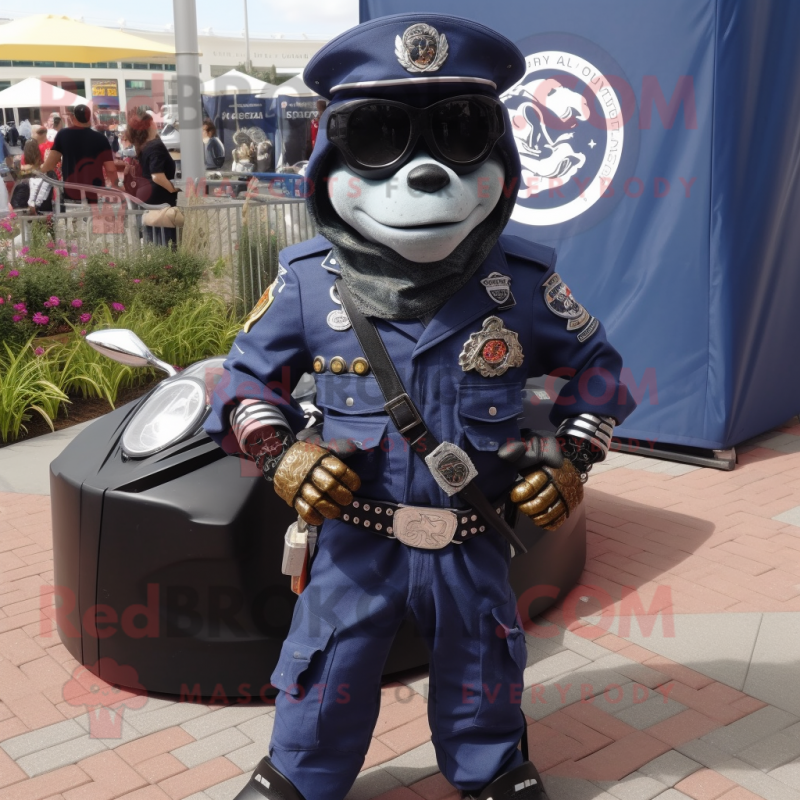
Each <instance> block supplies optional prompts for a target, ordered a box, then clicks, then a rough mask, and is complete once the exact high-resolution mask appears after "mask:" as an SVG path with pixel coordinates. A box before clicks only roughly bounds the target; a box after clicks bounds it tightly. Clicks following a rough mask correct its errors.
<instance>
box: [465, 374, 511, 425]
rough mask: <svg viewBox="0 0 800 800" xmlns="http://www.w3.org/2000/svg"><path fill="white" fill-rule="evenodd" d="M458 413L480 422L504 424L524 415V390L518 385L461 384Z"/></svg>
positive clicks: (488, 382) (489, 382)
mask: <svg viewBox="0 0 800 800" xmlns="http://www.w3.org/2000/svg"><path fill="white" fill-rule="evenodd" d="M458 411H459V413H460V414H461V416H462V417H466V418H467V419H474V420H478V421H480V422H502V421H503V420H508V419H516V418H517V417H519V416H521V415H522V390H521V389H520V386H519V384H516V383H492V382H491V381H487V382H485V383H480V384H471V383H468V384H461V385H460V386H459V387H458Z"/></svg>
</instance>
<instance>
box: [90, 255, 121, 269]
mask: <svg viewBox="0 0 800 800" xmlns="http://www.w3.org/2000/svg"><path fill="white" fill-rule="evenodd" d="M82 258H85V256H82ZM108 266H109V267H116V266H117V264H116V262H114V261H109V262H108Z"/></svg>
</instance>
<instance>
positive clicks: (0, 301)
mask: <svg viewBox="0 0 800 800" xmlns="http://www.w3.org/2000/svg"><path fill="white" fill-rule="evenodd" d="M3 303H5V300H3V298H2V297H0V306H1V305H3Z"/></svg>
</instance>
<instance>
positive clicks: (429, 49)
mask: <svg viewBox="0 0 800 800" xmlns="http://www.w3.org/2000/svg"><path fill="white" fill-rule="evenodd" d="M448 50H449V45H448V44H447V37H446V36H445V35H444V34H443V33H442V34H440V33H439V31H437V30H436V28H433V27H431V26H430V25H425V24H424V23H422V22H420V23H417V24H416V25H411V26H410V27H409V28H406V30H405V32H404V33H403V35H402V36H396V37H395V40H394V54H395V55H396V56H397V60H398V61H399V62H400V66H402V67H403V69H406V70H408V71H409V72H436V70H437V69H439V67H441V66H442V64H444V62H445V59H446V58H447V53H448Z"/></svg>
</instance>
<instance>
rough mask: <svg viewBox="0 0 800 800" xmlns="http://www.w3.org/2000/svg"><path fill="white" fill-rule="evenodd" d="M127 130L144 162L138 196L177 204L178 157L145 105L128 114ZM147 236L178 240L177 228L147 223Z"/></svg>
mask: <svg viewBox="0 0 800 800" xmlns="http://www.w3.org/2000/svg"><path fill="white" fill-rule="evenodd" d="M127 134H128V138H129V139H130V141H131V142H132V143H133V146H134V148H135V150H136V157H137V158H138V159H139V164H140V165H141V169H142V172H141V178H140V179H139V180H138V181H137V184H138V185H137V187H136V197H137V198H138V199H139V200H140V201H141V202H143V203H148V204H149V205H154V206H155V205H161V204H163V203H166V204H167V205H170V206H176V205H177V204H178V189H177V188H176V187H175V184H173V182H172V181H173V180H174V179H175V159H173V157H172V156H171V155H170V153H169V150H167V148H166V146H165V145H164V142H162V141H161V139H160V138H159V136H158V130H157V129H156V123H155V120H154V119H153V116H152V114H150V113H148V112H147V111H145V110H144V109H139V110H137V111H133V112H131V114H130V115H129V117H128V127H127ZM144 237H145V240H146V241H148V242H156V243H157V244H162V245H166V244H168V243H169V244H174V243H176V242H177V240H178V232H177V229H176V228H154V227H153V226H152V225H145V226H144Z"/></svg>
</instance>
